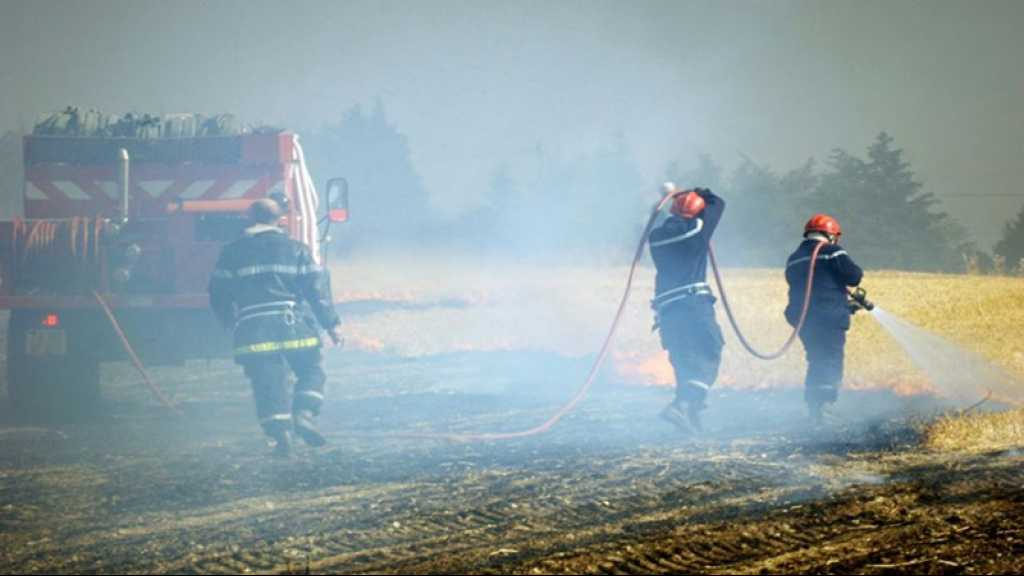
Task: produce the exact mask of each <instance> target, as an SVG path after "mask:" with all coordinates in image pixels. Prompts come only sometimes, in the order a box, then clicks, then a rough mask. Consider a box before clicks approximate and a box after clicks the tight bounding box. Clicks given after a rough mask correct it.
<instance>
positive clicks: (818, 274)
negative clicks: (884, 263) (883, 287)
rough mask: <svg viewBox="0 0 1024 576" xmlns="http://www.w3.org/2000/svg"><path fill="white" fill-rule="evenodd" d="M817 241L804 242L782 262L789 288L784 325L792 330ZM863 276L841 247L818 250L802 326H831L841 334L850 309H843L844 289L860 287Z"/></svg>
mask: <svg viewBox="0 0 1024 576" xmlns="http://www.w3.org/2000/svg"><path fill="white" fill-rule="evenodd" d="M819 241H820V240H817V239H815V238H814V237H813V236H812V237H811V238H808V239H806V240H804V241H803V242H801V243H800V246H798V247H797V249H796V250H795V251H794V252H793V253H792V254H790V255H789V259H788V260H787V261H786V282H787V283H788V284H789V304H788V305H787V306H786V321H788V322H789V323H790V325H792V326H796V324H797V322H798V321H799V320H800V311H801V310H802V309H803V303H804V292H805V290H806V289H807V271H808V268H809V267H810V263H811V254H812V253H813V252H814V247H815V246H817V245H818V243H819ZM863 276H864V271H863V270H861V268H860V266H857V264H856V263H854V261H853V259H852V258H850V255H849V254H847V253H846V250H843V248H842V247H841V246H839V245H838V244H825V245H824V246H822V248H821V251H820V252H818V260H817V264H816V265H815V267H814V285H813V288H812V292H811V304H810V308H809V309H808V311H807V321H806V322H807V323H808V324H823V325H830V326H835V327H838V328H842V329H843V330H846V329H849V327H850V308H849V306H848V305H847V297H846V296H847V293H846V288H847V286H857V285H858V284H860V281H861V278H862V277H863Z"/></svg>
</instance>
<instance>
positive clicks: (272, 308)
mask: <svg viewBox="0 0 1024 576" xmlns="http://www.w3.org/2000/svg"><path fill="white" fill-rule="evenodd" d="M262 316H284V323H285V324H287V325H289V326H291V325H292V324H295V302H293V301H291V300H279V301H277V302H264V303H262V304H253V305H252V306H246V307H244V308H241V309H239V310H238V319H237V320H235V328H236V329H237V328H238V325H239V324H241V323H242V322H245V321H246V320H252V319H253V318H259V317H262Z"/></svg>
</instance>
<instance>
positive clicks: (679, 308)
mask: <svg viewBox="0 0 1024 576" xmlns="http://www.w3.org/2000/svg"><path fill="white" fill-rule="evenodd" d="M665 186H666V192H668V193H672V194H675V198H674V200H673V201H672V203H671V209H670V215H669V216H668V218H666V219H665V221H664V222H662V223H661V224H660V225H659V226H658V227H657V228H655V229H654V230H653V231H651V236H650V239H649V245H650V250H651V259H652V260H654V266H655V269H656V276H655V282H654V294H655V295H654V300H652V301H651V307H652V308H653V309H654V313H655V325H656V326H657V328H658V330H659V334H660V336H661V345H662V347H663V348H664V349H665V350H667V351H668V354H669V361H670V362H671V364H672V368H673V370H674V371H675V377H676V391H675V399H674V400H673V401H672V402H671V403H670V404H669V405H668V406H666V407H665V409H664V410H662V412H661V417H662V418H663V419H665V420H667V421H668V422H669V423H671V424H673V425H674V426H675V427H676V428H677V429H678V430H679V431H680V432H683V433H686V434H693V433H695V432H699V431H700V430H701V421H700V414H701V411H702V410H703V409H704V408H705V407H706V398H707V394H708V390H710V389H711V386H712V385H713V384H714V383H715V379H716V378H717V377H718V367H719V365H720V364H721V359H722V346H723V340H722V330H721V328H719V326H718V321H717V320H716V319H715V308H714V304H715V297H714V295H713V294H712V293H711V288H710V287H709V286H708V284H707V281H706V277H707V276H706V274H707V265H708V250H709V245H710V242H711V236H712V234H714V232H715V228H716V227H717V226H718V221H719V220H720V219H721V218H722V212H723V211H724V210H725V201H724V200H722V198H720V197H719V196H716V195H715V194H714V193H712V192H711V190H709V189H707V188H696V189H694V190H685V191H682V192H678V191H675V188H674V186H673V185H671V184H670V183H668V184H666V185H665Z"/></svg>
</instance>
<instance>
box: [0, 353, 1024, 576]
mask: <svg viewBox="0 0 1024 576" xmlns="http://www.w3.org/2000/svg"><path fill="white" fill-rule="evenodd" d="M586 360H587V359H585V358H584V359H573V358H565V357H560V356H556V355H553V354H545V353H539V352H538V353H529V352H508V353H462V354H449V355H438V356H433V357H424V358H419V359H416V360H412V359H408V358H402V357H397V356H389V355H387V354H380V353H360V352H345V351H338V352H328V362H327V364H328V370H329V372H330V383H329V387H328V395H329V401H328V403H327V405H326V406H325V409H324V414H323V415H322V427H323V430H324V432H325V433H326V435H327V436H328V438H329V440H330V444H329V446H328V447H327V448H325V449H321V450H312V449H307V448H301V449H300V450H298V453H297V454H296V456H295V457H294V458H292V459H290V460H285V461H281V460H275V459H274V458H272V457H271V456H270V448H269V447H268V445H267V443H266V442H265V440H264V439H263V438H262V437H261V435H260V432H259V429H258V427H257V424H256V421H255V416H254V414H253V408H252V405H251V398H250V396H249V391H248V388H247V384H246V383H245V381H244V380H243V379H242V376H241V373H240V370H239V369H238V367H236V366H234V365H232V364H231V363H230V362H227V361H223V362H194V363H189V364H188V365H186V366H184V367H167V368H158V369H154V377H155V378H156V380H157V382H158V383H159V384H160V385H161V386H163V387H164V388H166V389H167V390H168V392H169V393H170V394H172V395H173V396H174V397H175V398H176V400H177V401H178V402H180V404H181V407H182V409H183V412H184V414H183V415H182V416H174V415H172V414H169V413H168V412H166V411H165V410H163V409H162V408H161V407H160V406H159V405H158V404H156V403H155V402H154V401H153V400H152V399H151V398H149V396H148V395H147V394H148V393H147V392H146V390H145V389H144V387H143V386H142V385H141V384H140V381H139V378H138V377H137V376H136V375H134V374H133V373H132V372H131V370H130V367H128V366H123V365H110V366H105V367H104V387H105V389H104V392H105V395H106V397H107V400H106V402H105V404H104V406H103V412H102V413H101V414H99V415H96V416H94V417H92V418H89V419H86V420H83V421H79V422H73V423H60V424H49V425H41V426H25V425H23V424H15V420H14V418H13V416H14V415H11V414H9V413H5V414H3V415H2V418H3V420H2V422H0V494H2V498H0V572H3V573H23V574H34V573H39V574H43V573H56V574H61V573H93V572H102V573H156V572H161V573H162V572H173V573H246V572H256V573H306V572H310V573H368V572H369V573H525V574H535V573H602V574H605V573H608V574H620V573H625V574H632V573H643V574H648V573H680V572H687V573H690V572H692V573H724V574H746V573H754V574H757V573H837V574H848V573H867V574H875V573H877V574H900V573H906V574H911V573H913V574H932V573H936V574H938V573H942V574H946V573H1021V572H1024V452H1022V451H1016V450H1004V451H997V452H987V453H952V454H950V453H938V452H928V451H925V450H923V449H922V448H921V447H920V444H919V439H918V436H917V433H916V432H915V430H916V429H917V421H916V418H917V417H919V415H921V414H926V415H927V413H928V410H930V409H933V408H934V405H933V404H932V403H931V400H930V399H928V398H901V397H896V396H893V395H891V394H889V393H887V392H879V391H875V392H848V393H846V394H845V395H844V397H843V400H842V402H840V404H839V405H838V406H837V413H836V415H835V416H834V418H833V419H832V420H831V421H830V423H829V424H828V425H827V426H826V427H824V428H813V427H810V426H808V425H807V424H806V423H805V422H804V417H803V412H802V406H801V403H800V395H799V392H798V391H792V392H744V393H739V392H734V391H720V392H716V393H715V394H714V395H713V396H712V397H711V407H710V408H709V410H708V413H707V421H706V428H707V433H706V434H705V435H703V436H701V437H698V438H690V437H684V436H681V435H679V434H677V433H676V432H675V431H674V430H673V429H671V428H670V427H669V426H668V425H666V424H664V423H663V422H661V421H660V420H658V418H657V414H658V411H659V410H660V408H661V407H662V405H663V404H664V403H665V402H667V401H668V399H669V392H668V391H667V390H663V389H652V388H638V387H627V386H624V385H622V384H620V383H616V382H614V381H609V380H604V381H602V382H600V383H599V385H598V388H597V390H595V392H594V394H593V395H592V396H591V397H589V398H588V399H587V400H586V401H585V402H583V403H582V404H581V406H580V408H579V409H578V410H577V411H576V412H574V413H572V414H571V415H570V416H569V417H567V418H566V419H565V420H564V421H562V422H561V423H559V424H558V425H557V426H556V427H555V428H554V429H553V430H552V431H550V432H548V433H546V434H543V435H540V436H535V437H528V438H523V439H519V440H513V441H505V442H487V443H461V444H453V443H450V442H445V441H439V440H431V439H425V438H414V437H410V435H414V434H418V433H423V432H428V431H473V430H479V431H493V430H514V429H522V428H525V427H529V426H532V425H534V424H536V423H538V422H540V421H542V420H543V419H545V418H546V417H547V416H548V415H549V414H551V413H552V412H553V410H554V409H555V408H557V406H558V404H559V401H560V400H564V399H565V398H567V397H568V396H569V394H570V393H571V391H572V389H573V387H574V386H575V385H576V384H577V382H578V381H579V378H580V375H581V374H582V373H584V372H585V368H586ZM517 366H529V367H530V370H529V373H528V374H527V373H524V372H523V371H521V370H520V371H517V370H516V369H515V368H516V367H517ZM911 415H917V416H911Z"/></svg>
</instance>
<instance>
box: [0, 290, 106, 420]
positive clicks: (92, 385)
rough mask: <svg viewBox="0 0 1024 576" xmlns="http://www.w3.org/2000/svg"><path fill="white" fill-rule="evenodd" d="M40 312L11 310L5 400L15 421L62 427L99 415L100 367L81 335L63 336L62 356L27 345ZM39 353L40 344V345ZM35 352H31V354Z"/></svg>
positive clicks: (69, 330) (75, 332) (68, 331)
mask: <svg viewBox="0 0 1024 576" xmlns="http://www.w3.org/2000/svg"><path fill="white" fill-rule="evenodd" d="M40 316H41V314H40V313H39V312H35V311H31V310H12V311H11V316H10V320H9V323H8V327H7V398H8V403H9V405H10V407H11V409H12V412H13V416H14V417H15V419H17V420H19V421H22V422H29V423H63V422H70V421H76V420H82V419H87V418H91V417H94V416H96V415H97V414H98V413H99V406H100V398H101V396H100V363H99V360H98V358H96V357H95V356H94V355H93V354H91V353H90V352H89V350H88V347H87V345H86V342H84V341H83V339H82V338H81V334H80V332H79V331H78V330H74V329H73V328H74V327H73V326H69V327H68V328H67V329H66V331H64V332H63V334H64V336H63V338H64V342H65V346H64V347H63V350H53V352H61V351H62V352H63V353H60V354H57V353H53V354H41V353H40V350H38V349H37V350H34V351H33V350H31V348H32V346H33V345H32V344H30V343H29V342H28V340H29V338H30V337H31V336H30V334H31V333H32V331H34V330H36V327H37V326H39V318H40ZM36 348H38V345H36ZM30 352H31V353H30Z"/></svg>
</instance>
